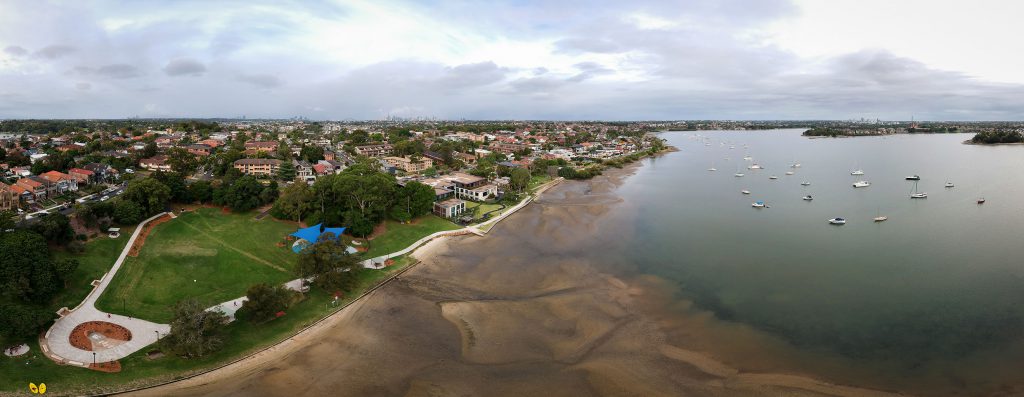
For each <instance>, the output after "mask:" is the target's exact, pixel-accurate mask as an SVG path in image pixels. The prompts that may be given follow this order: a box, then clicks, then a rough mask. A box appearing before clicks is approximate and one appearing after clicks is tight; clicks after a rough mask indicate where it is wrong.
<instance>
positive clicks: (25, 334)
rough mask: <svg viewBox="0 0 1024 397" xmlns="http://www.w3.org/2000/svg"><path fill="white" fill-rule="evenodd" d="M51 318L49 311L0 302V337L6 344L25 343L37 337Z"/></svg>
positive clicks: (27, 305)
mask: <svg viewBox="0 0 1024 397" xmlns="http://www.w3.org/2000/svg"><path fill="white" fill-rule="evenodd" d="M52 318H53V314H52V313H50V311H49V310H46V309H44V308H41V307H36V306H34V305H29V304H26V303H22V302H16V301H8V300H0V335H3V336H4V337H5V338H6V339H7V340H6V342H8V343H10V342H19V341H27V340H30V339H32V338H34V337H37V336H38V334H39V332H40V330H41V329H43V326H45V325H46V324H47V323H49V322H50V320H51V319H52Z"/></svg>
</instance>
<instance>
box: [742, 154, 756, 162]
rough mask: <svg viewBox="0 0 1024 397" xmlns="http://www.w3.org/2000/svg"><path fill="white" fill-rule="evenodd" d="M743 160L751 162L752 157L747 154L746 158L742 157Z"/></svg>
mask: <svg viewBox="0 0 1024 397" xmlns="http://www.w3.org/2000/svg"><path fill="white" fill-rule="evenodd" d="M743 159H744V160H747V161H750V160H753V159H754V158H753V157H750V155H749V154H748V155H746V156H743Z"/></svg>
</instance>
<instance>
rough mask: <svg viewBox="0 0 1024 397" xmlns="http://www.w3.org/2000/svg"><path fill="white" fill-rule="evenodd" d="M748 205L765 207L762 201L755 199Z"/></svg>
mask: <svg viewBox="0 0 1024 397" xmlns="http://www.w3.org/2000/svg"><path fill="white" fill-rule="evenodd" d="M750 206H751V207H754V208H764V207H765V205H764V201H755V202H754V204H751V205H750Z"/></svg>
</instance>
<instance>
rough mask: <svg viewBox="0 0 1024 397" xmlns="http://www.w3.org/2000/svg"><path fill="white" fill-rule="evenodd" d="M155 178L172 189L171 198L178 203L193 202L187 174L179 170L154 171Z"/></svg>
mask: <svg viewBox="0 0 1024 397" xmlns="http://www.w3.org/2000/svg"><path fill="white" fill-rule="evenodd" d="M152 177H153V179H156V180H158V181H160V183H162V184H164V185H165V186H167V187H168V188H169V189H171V200H172V201H174V202H176V203H191V202H192V195H191V194H190V192H189V190H188V185H186V184H185V176H184V174H182V173H179V172H161V171H157V172H154V173H153V175H152Z"/></svg>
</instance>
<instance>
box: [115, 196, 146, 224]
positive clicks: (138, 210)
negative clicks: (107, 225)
mask: <svg viewBox="0 0 1024 397" xmlns="http://www.w3.org/2000/svg"><path fill="white" fill-rule="evenodd" d="M143 211H144V209H143V208H142V206H141V205H139V204H138V203H136V202H134V201H129V200H117V202H116V203H115V204H114V220H115V221H117V223H120V224H122V225H134V224H136V223H139V222H142V219H144V217H145V214H144V213H143Z"/></svg>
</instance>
